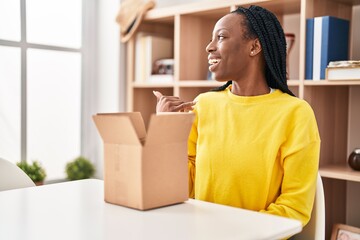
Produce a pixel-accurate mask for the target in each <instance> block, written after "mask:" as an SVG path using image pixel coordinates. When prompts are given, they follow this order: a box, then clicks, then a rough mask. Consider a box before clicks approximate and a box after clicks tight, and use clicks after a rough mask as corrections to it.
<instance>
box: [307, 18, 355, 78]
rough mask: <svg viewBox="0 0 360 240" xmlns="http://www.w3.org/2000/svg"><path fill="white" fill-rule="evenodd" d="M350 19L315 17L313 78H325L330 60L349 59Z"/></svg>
mask: <svg viewBox="0 0 360 240" xmlns="http://www.w3.org/2000/svg"><path fill="white" fill-rule="evenodd" d="M348 51H349V21H348V20H345V19H340V18H336V17H331V16H324V17H316V18H315V19H314V43H313V77H312V78H313V80H320V79H325V69H326V67H327V65H328V64H329V62H330V61H341V60H348Z"/></svg>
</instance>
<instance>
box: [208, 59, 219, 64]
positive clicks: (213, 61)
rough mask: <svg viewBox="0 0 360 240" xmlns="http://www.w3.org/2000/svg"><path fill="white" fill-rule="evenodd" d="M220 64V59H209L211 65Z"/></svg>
mask: <svg viewBox="0 0 360 240" xmlns="http://www.w3.org/2000/svg"><path fill="white" fill-rule="evenodd" d="M219 62H220V59H209V65H214V64H217V63H219Z"/></svg>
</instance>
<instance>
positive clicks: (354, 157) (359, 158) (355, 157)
mask: <svg viewBox="0 0 360 240" xmlns="http://www.w3.org/2000/svg"><path fill="white" fill-rule="evenodd" d="M348 164H349V166H350V167H351V168H352V169H354V170H356V171H360V148H356V149H354V151H353V152H352V153H351V154H350V156H349V159H348Z"/></svg>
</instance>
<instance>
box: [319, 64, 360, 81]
mask: <svg viewBox="0 0 360 240" xmlns="http://www.w3.org/2000/svg"><path fill="white" fill-rule="evenodd" d="M326 79H328V80H360V60H349V61H332V62H330V63H329V64H328V67H327V68H326Z"/></svg>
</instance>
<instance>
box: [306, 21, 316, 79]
mask: <svg viewBox="0 0 360 240" xmlns="http://www.w3.org/2000/svg"><path fill="white" fill-rule="evenodd" d="M313 48H314V19H313V18H309V19H306V45H305V79H312V77H313Z"/></svg>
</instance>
